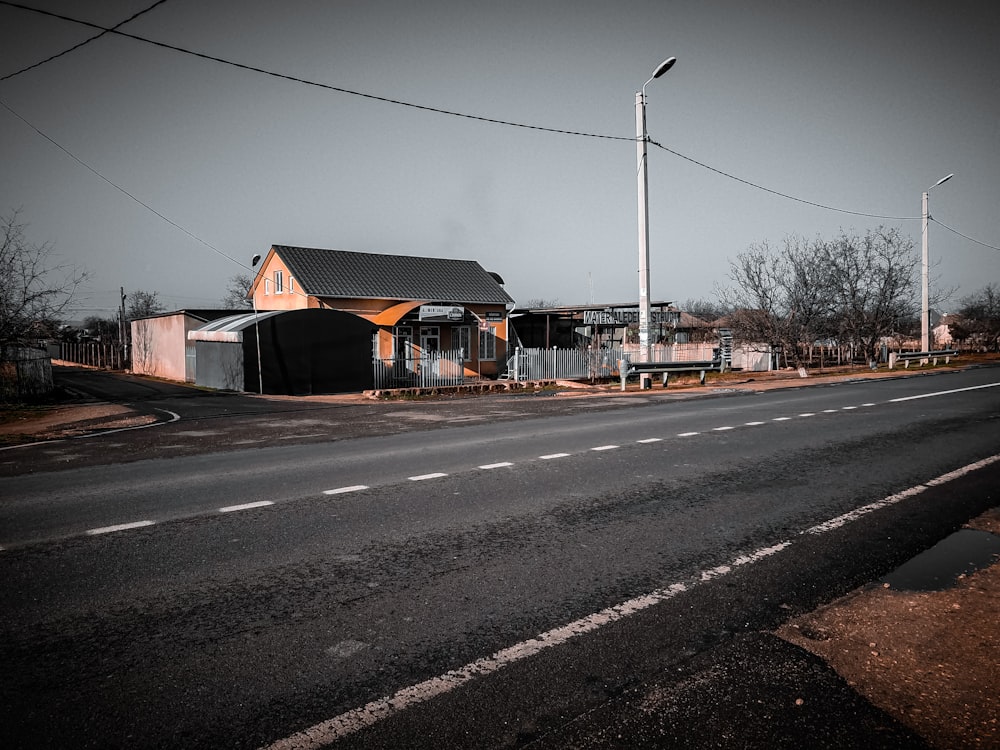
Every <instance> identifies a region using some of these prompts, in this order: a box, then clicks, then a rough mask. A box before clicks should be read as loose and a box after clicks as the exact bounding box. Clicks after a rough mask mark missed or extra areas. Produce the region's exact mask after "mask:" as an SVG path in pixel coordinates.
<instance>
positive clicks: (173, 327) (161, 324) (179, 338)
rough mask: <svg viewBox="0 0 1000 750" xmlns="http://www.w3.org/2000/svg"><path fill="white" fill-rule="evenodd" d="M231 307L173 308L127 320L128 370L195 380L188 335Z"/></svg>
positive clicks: (220, 315) (167, 377) (192, 352)
mask: <svg viewBox="0 0 1000 750" xmlns="http://www.w3.org/2000/svg"><path fill="white" fill-rule="evenodd" d="M233 314H234V311H233V310H214V309H204V310H201V309H199V310H175V311H173V312H164V313H158V314H155V315H150V316H148V317H145V318H137V319H136V320H133V321H132V322H131V324H130V325H131V341H132V372H135V373H139V374H140V375H153V376H155V377H158V378H166V379H167V380H177V381H179V382H182V383H183V382H188V383H193V382H195V347H194V343H193V342H191V341H189V340H188V334H189V333H190V332H191V331H193V330H196V329H198V328H201V327H202V326H204V325H205V324H206V323H209V322H211V321H213V320H218V319H219V318H224V317H226V316H227V315H233Z"/></svg>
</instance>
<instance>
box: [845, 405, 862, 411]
mask: <svg viewBox="0 0 1000 750" xmlns="http://www.w3.org/2000/svg"><path fill="white" fill-rule="evenodd" d="M842 408H843V410H844V411H851V410H852V409H857V408H858V407H856V406H844V407H842Z"/></svg>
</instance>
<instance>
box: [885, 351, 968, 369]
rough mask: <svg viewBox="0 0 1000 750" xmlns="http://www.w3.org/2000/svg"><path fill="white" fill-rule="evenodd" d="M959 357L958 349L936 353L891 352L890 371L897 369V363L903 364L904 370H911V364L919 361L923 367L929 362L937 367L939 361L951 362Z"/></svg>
mask: <svg viewBox="0 0 1000 750" xmlns="http://www.w3.org/2000/svg"><path fill="white" fill-rule="evenodd" d="M957 355H958V350H957V349H941V350H939V351H936V352H889V369H890V370H894V369H896V363H897V362H902V363H903V367H904V368H909V366H910V362H914V361H917V362H919V363H920V364H921V366H923V365H926V364H927V363H928V362H933V363H934V365H935V366H936V365H937V363H938V360H939V359H942V358H943V359H944V363H945V364H948V363H949V362H951V358H952V357H955V356H957Z"/></svg>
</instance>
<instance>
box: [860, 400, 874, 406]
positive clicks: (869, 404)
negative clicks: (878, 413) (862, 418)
mask: <svg viewBox="0 0 1000 750" xmlns="http://www.w3.org/2000/svg"><path fill="white" fill-rule="evenodd" d="M861 405H862V406H877V404H873V403H872V402H871V401H869V402H868V403H867V404H861Z"/></svg>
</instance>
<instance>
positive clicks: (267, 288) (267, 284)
mask: <svg viewBox="0 0 1000 750" xmlns="http://www.w3.org/2000/svg"><path fill="white" fill-rule="evenodd" d="M270 293H271V280H270V279H264V294H265V295H267V294H270Z"/></svg>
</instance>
